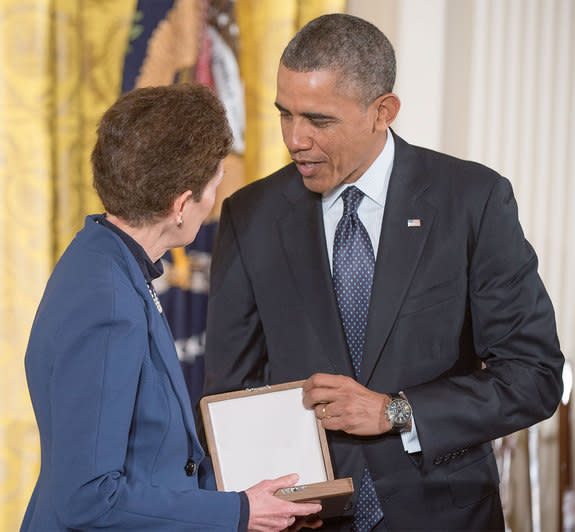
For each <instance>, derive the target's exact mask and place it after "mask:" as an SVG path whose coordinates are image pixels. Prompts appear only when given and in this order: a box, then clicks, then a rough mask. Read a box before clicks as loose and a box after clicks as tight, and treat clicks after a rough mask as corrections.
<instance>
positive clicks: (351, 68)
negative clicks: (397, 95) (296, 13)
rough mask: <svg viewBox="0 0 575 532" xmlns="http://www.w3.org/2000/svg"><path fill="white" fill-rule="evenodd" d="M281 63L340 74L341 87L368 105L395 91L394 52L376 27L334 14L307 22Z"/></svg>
mask: <svg viewBox="0 0 575 532" xmlns="http://www.w3.org/2000/svg"><path fill="white" fill-rule="evenodd" d="M280 61H281V64H283V65H284V66H285V67H286V68H288V69H289V70H293V71H295V72H313V71H317V70H327V71H331V72H339V73H340V74H341V79H340V81H339V84H340V85H341V86H342V88H344V89H348V88H349V89H352V90H355V91H357V95H358V97H359V98H358V99H359V101H360V102H361V103H363V104H364V105H369V104H370V103H371V102H373V100H375V99H376V98H377V97H378V96H381V95H382V94H387V93H389V92H391V91H392V90H393V84H394V83H395V52H394V51H393V46H392V45H391V43H390V42H389V40H388V39H387V37H386V36H385V35H384V34H383V33H382V32H381V31H380V30H379V29H378V28H377V27H376V26H374V25H373V24H371V23H370V22H367V21H366V20H363V19H361V18H358V17H354V16H352V15H345V14H342V13H333V14H329V15H323V16H321V17H318V18H316V19H314V20H312V21H310V22H308V23H307V24H306V25H305V26H304V27H303V28H302V29H300V30H299V31H298V32H297V33H296V35H295V36H294V38H293V39H292V40H291V41H290V42H289V43H288V45H287V46H286V48H285V50H284V52H283V54H282V57H281V60H280Z"/></svg>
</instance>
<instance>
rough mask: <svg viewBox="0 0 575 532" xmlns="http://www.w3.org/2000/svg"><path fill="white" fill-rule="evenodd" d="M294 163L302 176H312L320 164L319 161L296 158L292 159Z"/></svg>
mask: <svg viewBox="0 0 575 532" xmlns="http://www.w3.org/2000/svg"><path fill="white" fill-rule="evenodd" d="M294 163H295V164H296V166H297V169H298V170H299V172H300V174H301V175H302V176H304V177H312V176H313V175H315V173H316V172H317V171H318V168H319V167H320V165H321V164H322V163H321V161H304V160H297V159H294Z"/></svg>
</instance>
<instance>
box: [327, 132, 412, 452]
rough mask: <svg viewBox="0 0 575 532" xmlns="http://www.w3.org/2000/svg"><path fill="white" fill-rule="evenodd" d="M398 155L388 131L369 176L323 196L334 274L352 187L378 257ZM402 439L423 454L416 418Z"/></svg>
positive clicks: (404, 444) (330, 262) (338, 187)
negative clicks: (356, 190) (340, 224)
mask: <svg viewBox="0 0 575 532" xmlns="http://www.w3.org/2000/svg"><path fill="white" fill-rule="evenodd" d="M394 155H395V143H394V141H393V135H392V134H391V131H390V130H389V129H388V130H387V141H386V143H385V146H384V148H383V150H382V151H381V153H380V154H379V155H378V157H377V159H376V160H375V161H373V164H372V165H371V166H370V167H369V168H368V169H367V170H366V171H365V173H364V174H363V175H362V176H361V177H360V178H359V179H358V180H357V181H356V182H355V183H350V184H346V183H344V184H341V185H339V186H337V187H335V188H333V189H332V190H330V191H329V192H326V193H325V194H323V198H322V209H323V225H324V228H325V240H326V244H327V252H328V256H329V265H330V268H331V271H332V274H333V242H334V240H335V230H336V227H337V224H338V222H339V220H340V219H341V217H342V215H343V200H342V199H341V194H342V192H343V191H344V190H345V189H346V188H347V187H349V186H352V185H353V186H356V187H357V188H359V190H361V191H362V192H363V193H364V194H365V197H364V198H363V200H362V201H361V203H360V204H359V207H358V209H357V214H358V216H359V219H360V220H361V223H362V224H363V225H364V226H365V228H366V230H367V233H368V234H369V238H370V240H371V245H372V247H373V252H374V254H375V257H376V258H377V250H378V249H379V236H380V234H381V224H382V222H383V212H384V210H385V200H386V198H387V189H388V187H389V178H390V176H391V169H392V168H393V158H394ZM382 176H383V178H382ZM401 439H402V441H403V448H404V449H405V450H406V452H408V453H415V452H419V451H421V445H420V443H419V438H418V436H417V430H416V428H415V420H414V419H413V417H412V420H411V431H410V432H402V433H401Z"/></svg>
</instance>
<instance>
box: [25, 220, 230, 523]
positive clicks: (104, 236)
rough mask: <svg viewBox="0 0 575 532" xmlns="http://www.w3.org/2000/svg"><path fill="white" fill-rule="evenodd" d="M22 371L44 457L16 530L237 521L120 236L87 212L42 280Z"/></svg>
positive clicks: (170, 346) (165, 335) (166, 337)
mask: <svg viewBox="0 0 575 532" xmlns="http://www.w3.org/2000/svg"><path fill="white" fill-rule="evenodd" d="M26 373H27V377H28V386H29V389H30V395H31V398H32V403H33V405H34V411H35V413H36V419H37V422H38V427H39V429H40V442H41V446H42V467H41V471H40V476H39V479H38V482H37V484H36V488H35V490H34V493H33V495H32V498H31V501H30V504H29V506H28V510H27V512H26V516H25V518H24V522H23V524H22V528H21V530H22V532H40V531H42V532H60V531H62V532H65V531H72V530H82V531H88V530H115V531H121V530H138V531H154V532H159V531H165V532H176V531H182V532H184V531H186V532H190V531H197V532H206V531H213V532H215V531H218V532H235V531H236V530H237V527H238V521H239V517H240V498H239V495H238V494H237V493H219V492H217V491H215V481H214V477H213V473H212V471H211V468H208V469H207V470H204V468H203V466H204V465H205V463H206V462H207V461H204V460H203V459H204V451H203V450H202V447H201V446H200V443H199V441H198V438H197V436H196V431H195V427H194V418H193V414H192V408H191V404H190V400H189V396H188V392H187V388H186V385H185V382H184V378H183V374H182V370H181V368H180V365H179V362H178V358H177V355H176V350H175V347H174V341H173V338H172V335H171V333H170V331H169V328H168V326H167V323H166V321H165V318H163V317H162V316H161V315H160V314H159V312H158V310H157V309H156V306H155V304H154V302H153V300H152V297H151V296H150V294H149V292H148V288H147V286H146V282H145V279H144V276H143V274H142V271H141V269H140V267H139V266H138V263H137V262H136V260H135V258H134V257H133V255H132V253H131V252H130V251H129V249H128V248H127V246H126V245H125V244H124V242H123V241H122V239H121V238H120V237H119V236H118V235H116V234H115V233H113V232H112V231H110V230H109V229H107V228H105V227H103V226H102V225H99V224H97V223H96V222H95V221H94V219H92V218H91V217H88V218H87V219H86V225H85V227H84V229H83V230H82V231H81V232H79V233H78V235H76V238H75V239H74V241H73V242H72V243H71V244H70V246H69V247H68V249H67V250H66V252H65V253H64V255H63V256H62V258H61V259H60V261H59V262H58V264H57V265H56V268H55V269H54V272H53V274H52V276H51V278H50V280H49V282H48V285H47V286H46V291H45V293H44V297H43V298H42V302H41V303H40V306H39V308H38V312H37V315H36V318H35V321H34V325H33V327H32V332H31V335H30V342H29V345H28V350H27V353H26ZM188 459H191V460H192V461H193V462H194V463H195V464H196V466H197V467H196V468H195V471H194V468H193V466H192V467H188V471H187V472H186V470H185V466H186V464H187V462H188ZM200 464H201V465H200ZM187 473H188V474H189V473H191V475H188V474H187Z"/></svg>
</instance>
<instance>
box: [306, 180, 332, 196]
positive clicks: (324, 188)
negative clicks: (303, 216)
mask: <svg viewBox="0 0 575 532" xmlns="http://www.w3.org/2000/svg"><path fill="white" fill-rule="evenodd" d="M302 181H303V184H304V187H305V188H307V189H308V190H310V191H311V192H315V193H317V194H324V193H326V192H328V191H329V190H331V188H332V186H331V183H327V182H326V181H324V180H323V179H321V178H320V177H317V176H314V177H304V176H302Z"/></svg>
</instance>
